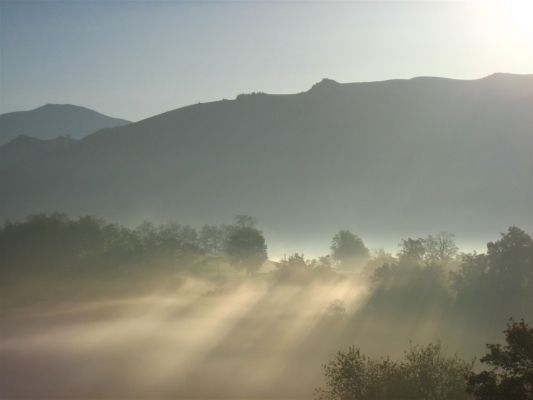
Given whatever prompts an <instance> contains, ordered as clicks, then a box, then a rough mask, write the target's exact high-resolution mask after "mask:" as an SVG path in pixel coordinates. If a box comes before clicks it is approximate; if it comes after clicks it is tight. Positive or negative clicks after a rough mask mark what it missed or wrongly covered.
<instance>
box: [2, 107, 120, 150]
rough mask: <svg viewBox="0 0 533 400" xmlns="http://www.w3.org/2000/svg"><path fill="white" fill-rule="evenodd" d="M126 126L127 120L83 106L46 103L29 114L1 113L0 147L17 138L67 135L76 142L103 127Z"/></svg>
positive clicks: (50, 137) (18, 112) (21, 112)
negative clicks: (22, 136) (20, 136)
mask: <svg viewBox="0 0 533 400" xmlns="http://www.w3.org/2000/svg"><path fill="white" fill-rule="evenodd" d="M129 123H130V121H126V120H124V119H118V118H111V117H108V116H107V115H103V114H100V113H98V112H96V111H93V110H90V109H88V108H85V107H79V106H74V105H70V104H46V105H44V106H42V107H39V108H36V109H35V110H31V111H17V112H11V113H7V114H1V115H0V145H2V144H4V143H7V142H9V141H10V140H12V139H14V138H16V137H17V136H19V135H25V136H31V137H34V138H37V139H53V138H55V137H57V136H65V135H70V136H71V137H72V138H75V139H79V138H81V137H83V136H85V135H88V134H89V133H93V132H96V131H97V130H100V129H103V128H114V127H116V126H121V125H125V124H129Z"/></svg>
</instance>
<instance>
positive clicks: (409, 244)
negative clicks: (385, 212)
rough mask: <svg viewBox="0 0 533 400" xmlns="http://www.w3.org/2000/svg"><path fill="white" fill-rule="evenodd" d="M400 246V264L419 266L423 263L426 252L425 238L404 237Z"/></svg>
mask: <svg viewBox="0 0 533 400" xmlns="http://www.w3.org/2000/svg"><path fill="white" fill-rule="evenodd" d="M399 246H400V252H399V253H398V259H399V263H400V265H409V266H417V265H420V264H422V261H423V259H424V254H426V246H425V242H424V239H422V238H418V239H411V238H407V239H402V241H401V242H400V244H399Z"/></svg>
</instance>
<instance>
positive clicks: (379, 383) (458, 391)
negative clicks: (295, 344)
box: [316, 344, 473, 400]
mask: <svg viewBox="0 0 533 400" xmlns="http://www.w3.org/2000/svg"><path fill="white" fill-rule="evenodd" d="M472 366H473V363H471V362H466V361H463V360H461V359H460V358H459V357H457V356H451V357H450V356H446V355H445V354H444V352H443V349H442V347H441V346H440V345H439V344H429V345H427V346H412V347H411V348H410V349H409V350H407V351H406V352H405V353H404V357H403V359H401V360H399V361H393V360H391V359H388V358H385V359H372V358H370V357H367V356H365V355H363V354H362V353H361V351H360V350H359V349H357V348H355V347H353V346H352V347H350V348H349V349H348V350H347V351H340V352H338V353H337V354H336V355H335V357H333V359H331V360H330V361H329V362H328V363H326V364H325V365H324V366H323V370H324V377H325V385H324V387H323V388H319V389H317V390H316V398H317V399H319V400H389V399H397V400H427V399H431V400H461V399H468V398H469V395H468V394H467V392H466V384H467V382H466V376H467V374H469V373H470V372H471V370H472Z"/></svg>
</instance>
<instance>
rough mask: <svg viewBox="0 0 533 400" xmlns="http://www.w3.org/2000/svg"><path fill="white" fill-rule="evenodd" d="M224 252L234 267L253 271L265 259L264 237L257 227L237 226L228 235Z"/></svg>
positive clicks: (249, 271)
mask: <svg viewBox="0 0 533 400" xmlns="http://www.w3.org/2000/svg"><path fill="white" fill-rule="evenodd" d="M226 253H227V255H228V257H229V258H230V260H231V262H232V263H233V265H234V266H235V267H237V268H239V269H244V270H246V271H247V272H248V273H254V272H256V271H257V270H258V269H259V268H260V267H261V265H263V263H264V262H265V261H266V259H267V247H266V242H265V237H264V236H263V234H262V233H261V231H260V230H258V229H255V228H252V227H249V226H242V227H239V226H237V227H235V229H233V232H232V233H231V234H230V235H229V237H228V240H227V243H226Z"/></svg>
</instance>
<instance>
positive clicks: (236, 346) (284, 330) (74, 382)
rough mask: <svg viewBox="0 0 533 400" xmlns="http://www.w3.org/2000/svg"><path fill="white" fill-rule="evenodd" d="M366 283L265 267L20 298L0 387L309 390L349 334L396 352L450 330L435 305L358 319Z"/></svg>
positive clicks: (130, 391)
mask: <svg viewBox="0 0 533 400" xmlns="http://www.w3.org/2000/svg"><path fill="white" fill-rule="evenodd" d="M167 286H168V282H167ZM369 290H370V289H369V285H368V282H367V281H366V280H365V278H364V277H362V276H361V275H349V276H342V277H339V278H337V279H335V280H334V281H332V282H320V281H316V282H312V283H310V284H306V285H293V284H282V283H277V282H273V281H272V280H270V279H268V278H267V277H265V276H258V277H255V278H252V279H245V278H236V279H232V280H230V281H229V282H225V283H216V282H210V281H207V280H201V279H194V278H188V279H186V280H176V287H175V289H172V290H171V289H166V290H164V291H150V292H147V293H144V294H143V295H140V296H134V297H123V298H114V299H101V300H91V301H75V302H72V301H70V302H58V303H53V304H46V303H43V304H34V305H31V306H24V307H22V308H17V309H15V310H12V312H7V313H5V314H4V315H3V317H2V326H3V329H2V332H1V334H0V335H1V336H0V358H1V359H2V360H3V362H2V363H1V366H0V375H1V376H2V377H3V378H2V380H3V385H2V386H3V389H2V391H3V392H4V393H8V394H10V396H11V397H29V398H37V397H38V398H61V397H63V398H143V397H144V398H154V397H157V398H163V397H167V396H168V397H169V398H170V397H172V398H177V397H179V398H192V397H194V398H309V397H311V396H312V393H313V390H314V389H315V388H316V387H317V386H318V385H319V384H320V383H321V379H322V377H321V373H322V371H321V365H322V363H324V362H325V361H326V360H327V359H328V358H329V357H331V355H333V354H334V353H335V352H336V351H337V350H339V349H342V348H344V347H345V346H347V345H348V344H350V343H354V342H357V343H358V345H360V346H362V348H364V349H365V350H366V351H367V352H370V353H372V354H381V355H384V354H393V355H398V354H399V353H400V352H401V351H402V350H403V349H404V348H405V347H406V346H407V345H408V343H409V341H415V342H424V343H425V342H428V341H432V340H439V339H440V340H443V339H448V340H449V339H450V338H451V336H452V335H451V333H450V332H449V331H448V332H446V331H443V330H442V329H443V326H442V324H441V322H442V321H440V317H441V316H440V315H439V314H434V315H433V316H432V317H431V318H423V319H417V318H416V316H415V317H413V319H412V320H410V321H407V323H405V322H404V323H402V324H397V327H396V329H392V325H394V324H396V323H397V321H391V320H388V321H384V320H382V319H381V318H379V316H376V317H375V318H368V316H367V317H365V318H361V319H358V318H357V316H358V315H360V313H359V312H360V310H361V309H362V308H364V306H365V304H366V301H367V299H368V295H369ZM354 317H355V319H354ZM404 317H405V316H402V318H404ZM418 317H420V316H418ZM457 347H458V346H457V344H453V345H452V346H450V348H449V350H450V351H457ZM30 383H31V384H30Z"/></svg>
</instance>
